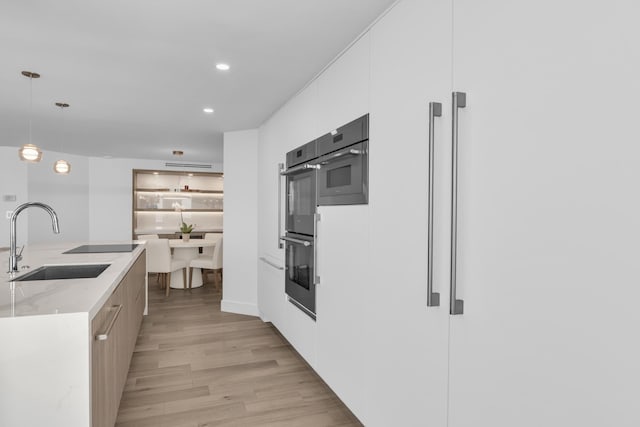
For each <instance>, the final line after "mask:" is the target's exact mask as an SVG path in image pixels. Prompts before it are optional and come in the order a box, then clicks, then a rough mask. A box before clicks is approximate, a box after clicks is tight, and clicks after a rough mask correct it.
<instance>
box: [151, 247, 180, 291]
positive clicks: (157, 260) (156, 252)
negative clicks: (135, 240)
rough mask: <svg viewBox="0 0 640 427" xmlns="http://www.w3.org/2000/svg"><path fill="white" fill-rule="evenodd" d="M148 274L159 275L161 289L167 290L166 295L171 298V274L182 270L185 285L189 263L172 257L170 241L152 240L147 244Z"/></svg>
mask: <svg viewBox="0 0 640 427" xmlns="http://www.w3.org/2000/svg"><path fill="white" fill-rule="evenodd" d="M146 249H147V273H158V274H159V275H160V277H161V278H162V280H161V283H160V287H161V288H162V287H163V286H164V287H165V288H166V292H165V295H166V296H169V290H170V289H171V286H170V284H171V273H173V272H174V271H178V270H182V277H183V281H184V283H186V282H187V265H188V262H187V261H185V260H182V259H176V258H174V257H173V256H171V248H170V247H169V239H150V240H148V241H147V244H146Z"/></svg>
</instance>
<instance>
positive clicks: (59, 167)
mask: <svg viewBox="0 0 640 427" xmlns="http://www.w3.org/2000/svg"><path fill="white" fill-rule="evenodd" d="M53 170H54V171H55V173H59V174H61V175H66V174H68V173H69V172H71V164H70V163H69V162H67V161H66V160H58V161H57V162H55V163H54V165H53Z"/></svg>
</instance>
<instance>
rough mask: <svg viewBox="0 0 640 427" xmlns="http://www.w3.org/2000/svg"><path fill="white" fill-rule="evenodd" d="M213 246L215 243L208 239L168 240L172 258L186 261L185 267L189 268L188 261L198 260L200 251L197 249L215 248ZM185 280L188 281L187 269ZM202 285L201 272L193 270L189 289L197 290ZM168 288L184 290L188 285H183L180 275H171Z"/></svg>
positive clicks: (197, 269) (196, 269)
mask: <svg viewBox="0 0 640 427" xmlns="http://www.w3.org/2000/svg"><path fill="white" fill-rule="evenodd" d="M215 246H216V241H215V240H209V239H189V240H187V241H185V240H183V239H169V247H170V248H171V249H173V256H174V258H176V259H183V260H185V261H187V267H188V266H189V262H190V261H192V260H194V259H196V258H198V256H199V255H200V251H199V250H198V249H199V248H215ZM187 280H189V271H188V269H187ZM202 284H203V283H202V271H201V270H200V269H199V268H194V269H193V277H192V279H191V287H192V288H199V287H200V286H202ZM169 286H171V288H173V289H186V288H187V287H188V283H184V280H183V278H182V274H172V275H171V283H170V284H169Z"/></svg>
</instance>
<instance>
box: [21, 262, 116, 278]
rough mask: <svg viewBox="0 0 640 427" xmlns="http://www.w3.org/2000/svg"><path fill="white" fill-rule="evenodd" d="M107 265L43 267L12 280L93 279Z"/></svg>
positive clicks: (107, 265)
mask: <svg viewBox="0 0 640 427" xmlns="http://www.w3.org/2000/svg"><path fill="white" fill-rule="evenodd" d="M109 265H110V264H74V265H45V266H43V267H40V268H37V269H35V270H33V271H32V272H31V273H27V274H25V275H24V276H20V277H18V278H17V279H14V281H16V282H22V281H26V280H66V279H93V278H96V277H98V276H99V275H100V274H102V272H103V271H105V270H106V269H107V267H109Z"/></svg>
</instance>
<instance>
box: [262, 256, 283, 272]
mask: <svg viewBox="0 0 640 427" xmlns="http://www.w3.org/2000/svg"><path fill="white" fill-rule="evenodd" d="M259 259H260V261H262V262H264V263H267V264H269V265H270V266H271V267H273V268H275V269H277V270H284V267H283V266H281V265H278V264H276V263H275V262H271V261H269V260H268V259H266V258H265V257H263V256H261V257H260V258H259Z"/></svg>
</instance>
